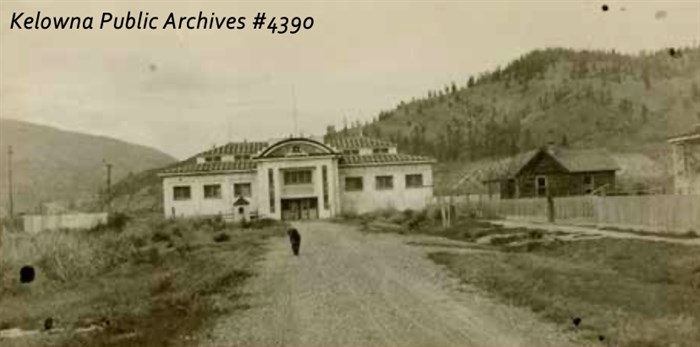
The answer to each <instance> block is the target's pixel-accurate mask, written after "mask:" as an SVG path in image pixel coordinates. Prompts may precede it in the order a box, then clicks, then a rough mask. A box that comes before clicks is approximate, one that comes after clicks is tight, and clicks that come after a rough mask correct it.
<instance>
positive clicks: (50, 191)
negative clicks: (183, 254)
mask: <svg viewBox="0 0 700 347" xmlns="http://www.w3.org/2000/svg"><path fill="white" fill-rule="evenodd" d="M9 145H12V148H13V152H14V154H13V156H12V166H13V182H14V188H13V192H14V202H15V203H14V206H15V212H27V211H34V210H36V208H37V206H38V205H39V204H41V203H46V202H53V201H60V202H61V203H62V205H64V206H68V207H70V206H71V205H73V206H75V205H91V206H94V201H95V200H96V199H97V198H98V197H99V196H100V195H99V194H100V193H101V192H102V191H103V190H104V188H105V186H106V177H107V170H106V167H105V164H106V163H110V164H112V182H118V181H119V180H121V179H122V178H124V177H127V176H128V175H129V174H130V173H139V172H141V171H143V170H148V169H151V168H156V167H161V166H164V165H167V164H170V163H173V162H175V159H174V158H173V157H171V156H169V155H167V154H165V153H162V152H160V151H157V150H155V149H153V148H149V147H145V146H140V145H135V144H131V143H128V142H124V141H119V140H115V139H111V138H107V137H100V136H93V135H87V134H81V133H76V132H69V131H64V130H60V129H56V128H51V127H48V126H43V125H36V124H31V123H27V122H22V121H17V120H10V119H0V148H1V150H0V163H2V164H0V167H2V170H0V213H2V214H4V213H7V209H8V194H7V192H8V171H7V167H8V166H7V160H8V153H7V148H8V146H9Z"/></svg>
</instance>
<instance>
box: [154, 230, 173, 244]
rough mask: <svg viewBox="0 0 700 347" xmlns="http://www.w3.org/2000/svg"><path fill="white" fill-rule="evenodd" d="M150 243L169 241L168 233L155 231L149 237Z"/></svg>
mask: <svg viewBox="0 0 700 347" xmlns="http://www.w3.org/2000/svg"><path fill="white" fill-rule="evenodd" d="M151 241H153V242H166V241H170V235H169V234H168V233H166V232H165V231H162V230H157V231H156V232H154V233H153V236H151Z"/></svg>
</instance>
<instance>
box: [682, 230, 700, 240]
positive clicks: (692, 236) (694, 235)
mask: <svg viewBox="0 0 700 347" xmlns="http://www.w3.org/2000/svg"><path fill="white" fill-rule="evenodd" d="M683 236H684V237H687V238H689V239H696V238H698V233H696V232H695V230H688V231H686V232H685V233H684V234H683Z"/></svg>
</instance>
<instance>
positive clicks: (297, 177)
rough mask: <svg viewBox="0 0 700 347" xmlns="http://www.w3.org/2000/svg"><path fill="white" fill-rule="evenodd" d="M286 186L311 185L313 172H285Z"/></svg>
mask: <svg viewBox="0 0 700 347" xmlns="http://www.w3.org/2000/svg"><path fill="white" fill-rule="evenodd" d="M284 184H285V185H293V184H311V170H293V171H285V172H284Z"/></svg>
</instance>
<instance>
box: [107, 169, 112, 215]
mask: <svg viewBox="0 0 700 347" xmlns="http://www.w3.org/2000/svg"><path fill="white" fill-rule="evenodd" d="M106 165H107V212H112V164H110V163H107V164H106Z"/></svg>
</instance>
